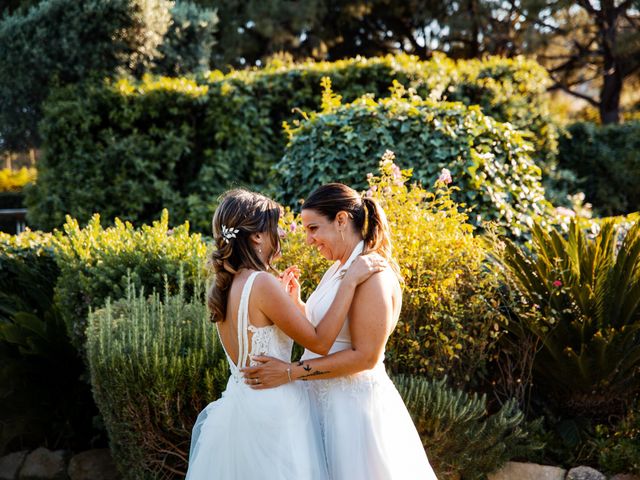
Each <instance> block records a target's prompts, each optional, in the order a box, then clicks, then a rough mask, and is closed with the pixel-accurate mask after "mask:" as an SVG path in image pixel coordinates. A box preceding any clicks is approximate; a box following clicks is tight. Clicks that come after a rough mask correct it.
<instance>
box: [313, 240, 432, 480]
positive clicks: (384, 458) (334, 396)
mask: <svg viewBox="0 0 640 480" xmlns="http://www.w3.org/2000/svg"><path fill="white" fill-rule="evenodd" d="M363 246H364V243H363V242H360V244H358V246H356V248H355V249H354V251H353V252H352V254H351V256H350V258H349V260H348V261H347V262H346V263H345V265H344V266H343V267H342V268H341V267H340V263H339V262H336V263H335V264H334V265H333V266H332V267H331V268H330V269H329V270H328V271H327V272H326V273H325V275H324V277H323V278H322V281H321V282H320V284H319V285H318V287H317V288H316V290H315V291H314V292H313V293H312V294H311V296H310V297H309V299H308V300H307V304H306V315H307V318H308V319H309V320H310V321H311V322H312V323H313V324H314V325H317V324H318V322H319V321H320V320H321V319H322V317H323V316H324V315H325V313H326V312H327V310H328V309H329V307H330V306H331V302H333V300H334V298H335V296H336V294H337V292H338V289H339V288H340V282H341V280H342V277H343V272H344V271H346V269H347V268H348V267H349V265H350V264H351V262H353V260H355V258H356V257H357V256H358V255H359V254H360V253H362V249H363ZM348 348H351V336H350V333H349V319H347V321H346V322H345V325H344V326H343V328H342V330H341V332H340V334H339V335H338V338H337V339H336V341H335V343H334V344H333V347H332V348H331V351H330V353H334V352H338V351H340V350H345V349H348ZM317 357H318V355H316V354H315V353H313V352H310V351H309V350H306V351H305V353H304V355H303V356H302V358H303V359H312V358H317ZM306 385H307V388H308V390H309V392H310V394H311V395H312V397H313V402H312V403H313V406H314V408H315V410H316V414H315V416H316V417H317V418H318V419H319V421H320V426H321V430H322V437H323V443H324V448H325V455H326V460H327V465H328V469H329V478H331V479H332V480H414V479H415V480H417V479H424V480H435V479H436V476H435V474H434V473H433V470H432V469H431V466H430V465H429V461H428V460H427V455H426V454H425V451H424V448H423V446H422V442H421V440H420V436H419V435H418V432H417V431H416V428H415V426H414V425H413V421H412V420H411V417H410V415H409V412H408V411H407V408H406V407H405V405H404V402H403V401H402V398H401V397H400V394H399V393H398V391H397V390H396V388H395V386H394V384H393V382H392V381H391V379H390V378H389V377H388V375H387V373H386V370H385V366H384V360H383V359H381V360H380V362H379V363H378V364H377V365H376V366H375V368H373V369H372V370H368V371H365V372H360V373H357V374H355V375H350V376H346V377H340V378H334V379H328V380H310V381H307V382H306Z"/></svg>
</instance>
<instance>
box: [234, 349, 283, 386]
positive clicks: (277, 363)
mask: <svg viewBox="0 0 640 480" xmlns="http://www.w3.org/2000/svg"><path fill="white" fill-rule="evenodd" d="M251 359H252V360H253V361H254V362H258V363H259V365H256V366H255V367H245V368H243V369H242V370H241V371H242V373H243V374H244V383H246V384H247V385H249V386H251V388H253V389H254V390H264V389H267V388H274V387H279V386H280V385H284V384H285V383H289V375H288V374H287V369H288V368H291V364H290V363H287V362H283V361H282V360H278V359H277V358H273V357H264V356H259V355H256V356H253V357H251Z"/></svg>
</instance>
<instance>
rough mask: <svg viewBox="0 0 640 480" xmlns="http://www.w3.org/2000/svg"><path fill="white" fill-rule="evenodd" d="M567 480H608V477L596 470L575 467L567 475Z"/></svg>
mask: <svg viewBox="0 0 640 480" xmlns="http://www.w3.org/2000/svg"><path fill="white" fill-rule="evenodd" d="M567 480H607V477H605V476H604V475H603V474H602V473H600V472H599V471H598V470H596V469H595V468H591V467H575V468H572V469H571V470H569V473H567Z"/></svg>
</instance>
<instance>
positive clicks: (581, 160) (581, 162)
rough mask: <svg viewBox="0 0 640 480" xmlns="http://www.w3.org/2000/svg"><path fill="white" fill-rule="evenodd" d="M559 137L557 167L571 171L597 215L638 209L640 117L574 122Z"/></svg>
mask: <svg viewBox="0 0 640 480" xmlns="http://www.w3.org/2000/svg"><path fill="white" fill-rule="evenodd" d="M567 130H568V135H566V136H563V137H562V138H561V139H560V149H559V154H558V162H559V165H560V167H562V168H566V169H569V170H571V171H572V172H574V173H575V174H576V175H577V177H578V180H577V182H576V184H575V185H574V189H579V190H582V191H584V193H585V196H586V200H587V201H588V202H590V203H591V204H592V205H593V208H594V210H595V212H596V213H599V214H600V215H619V214H626V213H630V212H634V211H638V210H640V191H639V190H638V184H640V153H639V152H640V121H635V122H627V123H624V124H622V125H604V126H599V125H596V124H594V123H589V122H581V123H574V124H573V125H570V126H569V127H568V128H567Z"/></svg>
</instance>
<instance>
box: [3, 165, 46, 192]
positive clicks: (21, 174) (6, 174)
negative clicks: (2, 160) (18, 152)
mask: <svg viewBox="0 0 640 480" xmlns="http://www.w3.org/2000/svg"><path fill="white" fill-rule="evenodd" d="M36 175H37V172H36V169H35V168H25V167H23V168H21V169H20V170H11V169H10V168H5V169H3V170H0V192H15V191H20V190H22V189H23V188H24V186H25V185H26V184H28V183H32V182H34V181H35V179H36Z"/></svg>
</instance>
